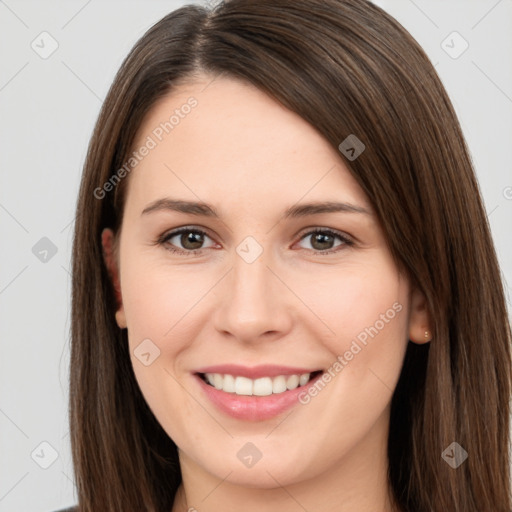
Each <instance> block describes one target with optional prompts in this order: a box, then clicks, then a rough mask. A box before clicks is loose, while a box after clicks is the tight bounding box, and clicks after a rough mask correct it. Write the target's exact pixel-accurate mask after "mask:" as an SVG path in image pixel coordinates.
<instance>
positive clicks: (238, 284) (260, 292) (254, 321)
mask: <svg viewBox="0 0 512 512" xmlns="http://www.w3.org/2000/svg"><path fill="white" fill-rule="evenodd" d="M274 266H275V265H273V264H272V262H270V261H269V260H268V258H267V257H266V252H265V251H264V252H263V253H262V254H261V255H260V256H259V257H258V258H257V259H256V260H255V261H253V262H252V263H249V262H247V261H246V260H244V259H243V258H242V257H241V256H240V255H239V254H237V253H234V255H233V265H232V268H231V270H230V271H229V272H228V274H227V275H226V276H225V277H224V279H223V285H222V287H221V288H220V289H219V290H218V293H219V294H220V297H221V298H220V300H219V301H218V303H217V305H216V308H215V327H216V329H217V330H218V331H219V332H221V333H222V334H223V335H224V336H228V335H230V336H231V337H233V338H234V339H236V340H238V341H240V342H243V343H247V344H251V343H257V342H258V341H261V340H263V339H265V340H268V339H278V338H280V337H283V336H285V335H286V333H287V332H289V331H290V329H291V326H292V320H293V318H292V303H293V302H292V301H293V294H292V293H291V292H290V290H289V289H288V288H287V286H286V284H284V282H283V281H285V280H284V279H282V277H281V276H279V275H278V272H276V270H274V269H273V268H272V267H274Z"/></svg>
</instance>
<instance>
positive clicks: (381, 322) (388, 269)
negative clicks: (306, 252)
mask: <svg viewBox="0 0 512 512" xmlns="http://www.w3.org/2000/svg"><path fill="white" fill-rule="evenodd" d="M315 281H316V282H317V283H318V284H317V285H316V286H313V285H312V283H311V281H307V280H306V279H301V280H299V282H300V285H299V286H298V287H297V290H298V294H300V295H301V296H302V297H303V298H304V301H305V302H306V303H307V305H308V306H310V308H311V310H312V311H313V312H314V313H315V315H316V316H317V318H319V319H321V320H322V329H323V327H325V329H323V331H325V333H326V335H325V336H324V337H323V341H324V343H325V344H326V345H328V347H329V349H330V351H331V352H333V353H335V354H340V353H343V352H345V350H348V349H349V348H350V345H351V342H352V341H353V340H357V341H359V344H360V345H361V346H365V343H366V346H369V343H370V341H371V340H374V339H375V340H376V339H379V340H380V341H381V342H382V343H384V341H383V340H385V339H386V340H388V341H387V343H398V344H402V343H403V340H404V337H405V336H406V334H404V333H405V332H406V325H407V300H408V299H407V294H408V289H407V283H406V281H405V280H403V279H401V278H400V276H399V274H398V273H397V271H396V268H395V267H394V265H392V264H391V262H390V261H388V260H387V258H381V259H379V260H378V261H375V262H374V263H373V264H368V263H367V262H365V263H364V264H361V265H351V266H347V267H345V268H341V269H340V270H339V271H336V272H335V271H333V269H328V272H327V273H325V277H322V276H321V275H318V276H316V277H315Z"/></svg>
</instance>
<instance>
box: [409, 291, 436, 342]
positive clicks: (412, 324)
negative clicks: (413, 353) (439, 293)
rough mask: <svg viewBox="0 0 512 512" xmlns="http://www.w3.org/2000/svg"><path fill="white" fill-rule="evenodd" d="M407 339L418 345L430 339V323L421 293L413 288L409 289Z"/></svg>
mask: <svg viewBox="0 0 512 512" xmlns="http://www.w3.org/2000/svg"><path fill="white" fill-rule="evenodd" d="M409 339H410V340H411V341H412V342H413V343H416V344H418V345H421V344H423V343H428V342H429V341H430V340H431V339H432V325H431V319H430V314H429V312H428V309H427V301H426V300H425V296H424V295H423V293H422V292H421V291H420V290H418V289H417V288H414V289H413V290H412V291H411V308H410V313H409Z"/></svg>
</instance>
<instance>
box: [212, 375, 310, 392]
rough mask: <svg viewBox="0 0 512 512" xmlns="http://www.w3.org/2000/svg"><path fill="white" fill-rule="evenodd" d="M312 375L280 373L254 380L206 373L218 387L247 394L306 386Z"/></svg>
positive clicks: (283, 390)
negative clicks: (275, 375)
mask: <svg viewBox="0 0 512 512" xmlns="http://www.w3.org/2000/svg"><path fill="white" fill-rule="evenodd" d="M310 376H311V374H310V373H303V374H302V375H278V376H277V377H273V378H271V377H261V378H259V379H254V380H253V379H248V378H247V377H240V376H239V377H235V376H234V375H229V374H226V375H223V374H221V373H205V378H206V381H207V382H208V383H210V384H211V385H212V386H214V387H215V388H216V389H219V390H222V391H225V392H226V393H235V394H236V395H246V396H247V395H249V396H250V395H254V396H268V395H271V394H272V393H274V394H279V393H284V392H285V391H287V390H292V389H295V388H297V387H298V386H305V385H306V384H307V383H308V382H309V379H310Z"/></svg>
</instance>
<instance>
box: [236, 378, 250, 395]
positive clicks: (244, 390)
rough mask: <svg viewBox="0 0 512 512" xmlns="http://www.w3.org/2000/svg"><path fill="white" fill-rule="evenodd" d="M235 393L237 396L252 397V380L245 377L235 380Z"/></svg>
mask: <svg viewBox="0 0 512 512" xmlns="http://www.w3.org/2000/svg"><path fill="white" fill-rule="evenodd" d="M235 393H236V394H237V395H252V380H251V379H248V378H247V377H237V378H236V379H235Z"/></svg>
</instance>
